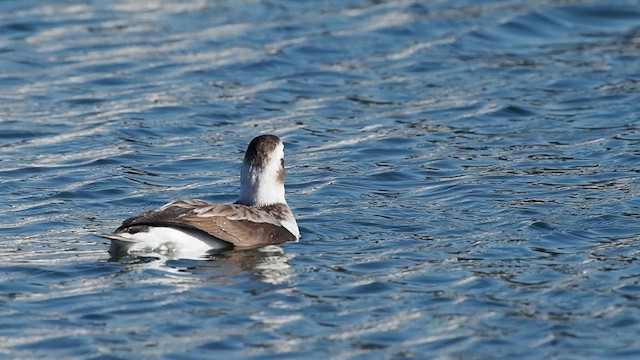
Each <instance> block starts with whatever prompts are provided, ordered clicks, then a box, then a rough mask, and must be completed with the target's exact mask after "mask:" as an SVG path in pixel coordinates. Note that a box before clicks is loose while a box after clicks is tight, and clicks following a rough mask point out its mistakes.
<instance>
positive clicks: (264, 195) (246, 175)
mask: <svg viewBox="0 0 640 360" xmlns="http://www.w3.org/2000/svg"><path fill="white" fill-rule="evenodd" d="M274 166H276V168H271V167H274ZM279 166H280V164H279V163H278V162H273V163H272V164H268V165H267V166H266V168H257V167H252V166H251V165H249V164H246V163H245V164H242V171H241V172H240V198H239V199H238V201H237V202H238V203H239V204H245V205H249V206H265V205H272V204H286V203H287V201H286V200H285V197H284V184H283V183H282V182H280V181H279V180H278V177H277V175H276V174H277V169H278V168H279Z"/></svg>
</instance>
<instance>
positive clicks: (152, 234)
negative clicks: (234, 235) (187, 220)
mask: <svg viewBox="0 0 640 360" xmlns="http://www.w3.org/2000/svg"><path fill="white" fill-rule="evenodd" d="M118 235H119V236H120V237H123V238H125V239H127V240H122V241H118V243H119V244H118V245H119V246H121V247H125V248H126V251H128V252H131V253H159V254H174V253H177V252H179V253H181V254H182V253H185V252H186V253H194V254H204V253H206V252H207V251H209V250H216V249H223V248H225V247H228V246H229V244H227V243H226V242H224V241H220V240H218V239H216V238H214V237H211V236H208V235H207V234H204V233H202V232H200V231H193V230H188V229H176V228H171V227H149V230H148V231H141V232H137V233H135V234H129V233H126V232H123V233H119V234H118Z"/></svg>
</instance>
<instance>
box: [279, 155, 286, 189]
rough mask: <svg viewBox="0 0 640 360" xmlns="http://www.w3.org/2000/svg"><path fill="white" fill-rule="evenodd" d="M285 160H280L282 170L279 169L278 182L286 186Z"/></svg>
mask: <svg viewBox="0 0 640 360" xmlns="http://www.w3.org/2000/svg"><path fill="white" fill-rule="evenodd" d="M284 174H285V170H284V159H280V169H278V182H280V183H281V184H284Z"/></svg>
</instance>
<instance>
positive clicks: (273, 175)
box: [97, 135, 300, 256]
mask: <svg viewBox="0 0 640 360" xmlns="http://www.w3.org/2000/svg"><path fill="white" fill-rule="evenodd" d="M285 172H286V171H285V162H284V143H283V142H282V140H281V139H280V138H279V137H278V136H275V135H260V136H257V137H255V138H254V139H253V140H251V142H250V143H249V145H248V146H247V150H246V152H245V155H244V160H243V163H242V168H241V171H240V195H239V197H238V200H237V201H236V202H234V203H230V204H215V203H211V202H209V201H205V200H200V199H187V200H177V201H173V202H170V203H168V204H166V205H164V206H162V207H160V208H158V209H154V210H149V211H145V212H143V213H141V214H138V215H135V216H133V217H130V218H128V219H126V220H124V221H123V222H122V225H120V226H119V227H118V228H117V229H116V230H115V231H114V232H112V233H99V234H97V235H98V236H100V237H102V238H106V239H109V240H111V244H110V247H109V253H110V254H111V255H112V256H120V255H123V254H137V253H161V254H171V253H180V252H185V251H186V252H189V253H193V252H195V253H207V252H211V251H214V252H215V251H219V250H228V249H235V248H258V247H264V246H268V245H279V244H282V243H285V242H289V241H298V240H299V239H300V230H299V228H298V224H297V222H296V219H295V217H294V215H293V213H292V211H291V209H290V208H289V205H288V204H287V201H286V199H285V184H284V182H285Z"/></svg>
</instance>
